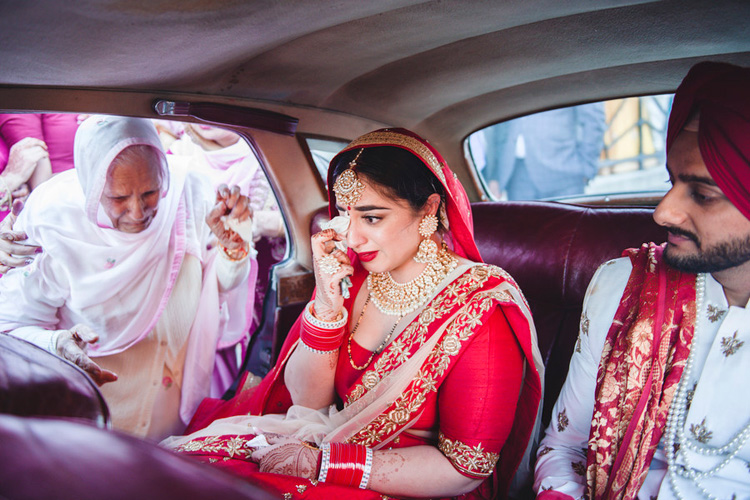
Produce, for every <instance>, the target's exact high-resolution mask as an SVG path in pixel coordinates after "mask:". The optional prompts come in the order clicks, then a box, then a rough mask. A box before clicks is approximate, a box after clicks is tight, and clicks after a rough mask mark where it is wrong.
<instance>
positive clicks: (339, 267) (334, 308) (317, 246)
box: [311, 229, 354, 321]
mask: <svg viewBox="0 0 750 500" xmlns="http://www.w3.org/2000/svg"><path fill="white" fill-rule="evenodd" d="M342 240H343V236H341V235H340V234H339V233H337V232H336V231H335V230H333V229H324V230H323V231H321V232H319V233H316V234H314V235H313V237H312V240H311V243H312V253H313V268H314V270H315V287H316V291H315V303H314V305H313V307H314V309H315V316H316V317H317V318H318V319H321V320H323V321H333V320H335V319H336V318H337V317H338V316H339V313H340V312H341V309H342V308H343V306H344V297H343V295H342V294H341V280H343V279H344V278H345V277H347V276H351V275H352V274H354V268H353V267H352V263H351V261H350V260H349V257H348V256H347V255H346V253H345V252H343V251H342V250H340V249H338V248H336V242H338V241H342Z"/></svg>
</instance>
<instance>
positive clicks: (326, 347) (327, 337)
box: [300, 304, 346, 353]
mask: <svg viewBox="0 0 750 500" xmlns="http://www.w3.org/2000/svg"><path fill="white" fill-rule="evenodd" d="M311 306H312V304H310V305H308V306H307V307H306V308H305V312H304V313H303V315H302V329H301V331H300V340H301V341H302V343H303V344H304V345H305V347H307V348H308V349H310V350H311V351H313V352H317V353H326V352H330V351H334V350H336V349H338V348H339V347H341V343H342V342H343V340H344V330H345V328H346V314H344V317H343V318H342V319H341V320H339V321H336V322H332V323H331V324H330V326H331V328H325V326H327V325H326V324H325V323H323V322H321V321H320V320H317V321H312V320H311V319H310V318H311V316H312V313H311V312H310V307H311Z"/></svg>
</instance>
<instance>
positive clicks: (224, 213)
mask: <svg viewBox="0 0 750 500" xmlns="http://www.w3.org/2000/svg"><path fill="white" fill-rule="evenodd" d="M252 216H253V209H252V208H250V199H249V198H248V197H247V196H244V195H242V194H241V193H240V188H239V186H232V187H231V189H230V188H229V187H227V186H226V185H224V184H222V185H221V186H219V188H218V189H217V190H216V204H215V205H214V207H213V208H212V209H211V211H210V212H209V213H208V215H207V216H206V223H207V224H208V227H210V228H211V232H213V233H214V234H215V235H216V237H217V238H218V240H219V244H220V245H222V246H223V247H224V248H226V249H228V250H236V249H239V248H246V247H247V242H246V241H245V240H243V239H242V237H241V236H240V235H239V234H238V233H237V232H236V231H233V230H232V229H231V228H229V227H228V225H227V224H225V223H224V220H229V219H233V220H235V221H237V222H239V223H243V222H245V221H248V220H250V219H251V218H252Z"/></svg>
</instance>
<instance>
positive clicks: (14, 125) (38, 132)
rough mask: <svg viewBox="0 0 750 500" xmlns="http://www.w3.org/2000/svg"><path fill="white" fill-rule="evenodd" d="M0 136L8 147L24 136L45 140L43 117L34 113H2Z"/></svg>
mask: <svg viewBox="0 0 750 500" xmlns="http://www.w3.org/2000/svg"><path fill="white" fill-rule="evenodd" d="M0 136H2V138H3V140H4V141H5V144H7V145H8V149H10V147H11V146H13V145H14V144H15V143H17V142H18V141H20V140H21V139H23V138H24V137H34V138H36V139H39V140H40V141H43V140H44V132H43V131H42V117H41V115H37V114H33V113H10V114H0Z"/></svg>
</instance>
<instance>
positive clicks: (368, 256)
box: [357, 252, 378, 262]
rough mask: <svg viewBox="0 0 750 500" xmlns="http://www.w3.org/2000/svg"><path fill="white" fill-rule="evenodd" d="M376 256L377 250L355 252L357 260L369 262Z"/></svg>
mask: <svg viewBox="0 0 750 500" xmlns="http://www.w3.org/2000/svg"><path fill="white" fill-rule="evenodd" d="M377 256H378V252H363V253H358V254H357V257H359V260H361V261H362V262H370V261H371V260H372V259H374V258H375V257H377Z"/></svg>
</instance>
